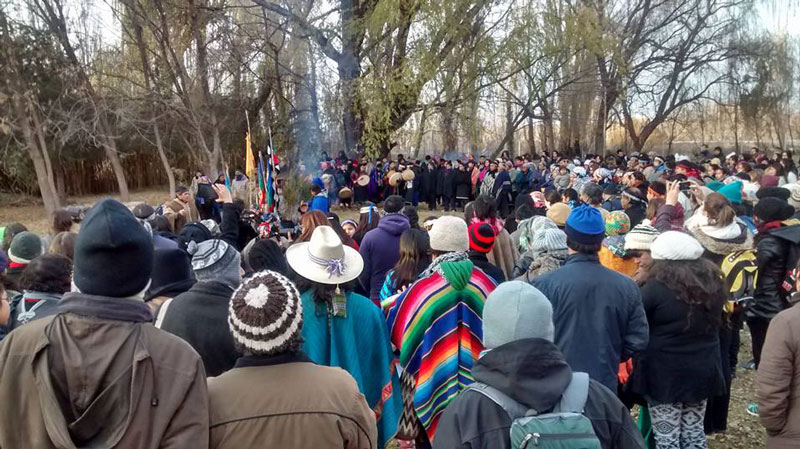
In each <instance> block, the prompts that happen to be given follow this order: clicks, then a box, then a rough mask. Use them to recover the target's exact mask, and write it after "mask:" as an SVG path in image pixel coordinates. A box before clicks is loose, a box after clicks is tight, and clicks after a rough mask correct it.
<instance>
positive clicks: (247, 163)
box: [244, 132, 256, 178]
mask: <svg viewBox="0 0 800 449" xmlns="http://www.w3.org/2000/svg"><path fill="white" fill-rule="evenodd" d="M244 146H245V156H244V174H245V175H247V177H248V178H252V177H253V175H255V173H256V159H255V157H253V146H252V142H251V141H250V132H248V133H247V134H245V135H244Z"/></svg>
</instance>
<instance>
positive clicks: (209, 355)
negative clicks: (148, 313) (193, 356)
mask: <svg viewBox="0 0 800 449" xmlns="http://www.w3.org/2000/svg"><path fill="white" fill-rule="evenodd" d="M231 295H233V289H232V288H230V287H229V286H227V285H225V284H223V283H221V282H216V281H207V282H198V283H196V284H194V286H192V288H190V289H189V291H187V292H186V293H181V294H180V295H178V296H176V297H174V298H172V299H170V300H167V301H165V302H164V303H163V304H162V305H161V308H160V309H159V311H158V318H157V319H156V327H158V328H161V329H163V330H165V331H167V332H169V333H171V334H174V335H177V336H178V337H180V338H182V339H184V340H186V342H187V343H189V344H190V345H191V346H192V347H193V348H194V349H195V351H197V352H198V353H199V354H200V357H201V358H202V359H203V365H205V368H206V373H208V376H209V377H215V376H219V375H220V374H222V373H224V372H225V371H228V370H229V369H231V368H233V364H234V363H236V358H237V357H238V356H239V354H238V353H237V351H236V348H234V346H233V336H232V335H231V331H230V327H229V326H228V306H229V305H230V301H231Z"/></svg>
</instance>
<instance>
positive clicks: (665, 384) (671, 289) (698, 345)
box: [628, 231, 726, 449]
mask: <svg viewBox="0 0 800 449" xmlns="http://www.w3.org/2000/svg"><path fill="white" fill-rule="evenodd" d="M650 250H651V257H652V259H653V260H652V262H651V263H650V266H649V267H648V270H647V273H646V274H645V275H644V284H643V285H642V288H641V292H642V304H643V305H644V309H645V313H646V314H647V322H648V323H649V325H650V340H649V343H648V346H647V349H645V350H644V351H643V352H642V353H641V354H640V355H639V356H638V357H637V358H636V359H635V360H634V368H633V374H632V376H631V378H630V380H629V381H628V388H629V389H630V391H631V392H633V393H635V394H638V395H640V396H642V397H643V398H644V399H645V400H646V401H647V405H648V408H649V411H650V416H651V420H652V423H653V432H654V434H655V440H656V448H659V449H660V448H670V449H671V448H681V447H687V448H688V447H691V448H705V447H707V442H706V437H705V433H704V431H703V417H704V415H705V409H706V399H707V398H708V397H709V395H711V394H714V393H721V392H723V391H724V385H725V380H724V378H723V374H722V361H721V358H720V351H719V327H720V325H721V320H722V307H723V305H724V303H725V299H726V295H725V289H724V281H723V279H722V273H721V272H720V269H719V268H718V267H717V266H716V265H714V263H713V262H711V261H709V260H708V259H706V258H704V257H702V256H703V251H704V250H703V246H702V245H700V243H699V242H698V241H697V240H696V239H695V238H694V237H692V236H690V235H689V234H685V233H682V232H677V231H667V232H665V233H663V234H661V235H659V236H658V237H657V238H656V239H655V241H654V242H653V244H652V245H651V247H650Z"/></svg>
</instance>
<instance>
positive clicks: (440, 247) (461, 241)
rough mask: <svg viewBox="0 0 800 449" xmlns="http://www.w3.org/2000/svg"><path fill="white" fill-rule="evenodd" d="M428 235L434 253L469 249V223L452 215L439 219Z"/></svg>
mask: <svg viewBox="0 0 800 449" xmlns="http://www.w3.org/2000/svg"><path fill="white" fill-rule="evenodd" d="M428 234H430V238H431V249H432V250H434V251H440V252H443V253H450V252H456V251H467V250H468V249H469V232H468V230H467V223H466V222H465V221H464V220H463V219H461V218H458V217H453V216H450V215H444V216H442V217H439V218H437V219H436V221H434V222H433V227H432V228H431V230H430V232H428Z"/></svg>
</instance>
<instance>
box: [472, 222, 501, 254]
mask: <svg viewBox="0 0 800 449" xmlns="http://www.w3.org/2000/svg"><path fill="white" fill-rule="evenodd" d="M495 237H496V235H495V233H494V229H492V227H491V226H489V225H488V224H486V223H473V224H471V225H470V227H469V249H471V250H474V251H478V252H479V253H488V252H489V251H491V250H492V248H493V247H494V240H495Z"/></svg>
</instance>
